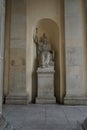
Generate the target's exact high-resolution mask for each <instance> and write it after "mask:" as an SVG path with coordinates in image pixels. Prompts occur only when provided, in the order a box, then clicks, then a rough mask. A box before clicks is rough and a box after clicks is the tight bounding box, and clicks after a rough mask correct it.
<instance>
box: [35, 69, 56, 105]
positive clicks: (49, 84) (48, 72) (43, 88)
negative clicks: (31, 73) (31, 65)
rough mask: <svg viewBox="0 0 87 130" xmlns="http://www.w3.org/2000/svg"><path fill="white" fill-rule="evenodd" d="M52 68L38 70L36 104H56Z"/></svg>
mask: <svg viewBox="0 0 87 130" xmlns="http://www.w3.org/2000/svg"><path fill="white" fill-rule="evenodd" d="M54 73H55V71H54V68H53V67H49V68H38V70H37V78H38V93H37V98H36V103H50V104H51V103H52V104H53V103H56V99H55V97H54Z"/></svg>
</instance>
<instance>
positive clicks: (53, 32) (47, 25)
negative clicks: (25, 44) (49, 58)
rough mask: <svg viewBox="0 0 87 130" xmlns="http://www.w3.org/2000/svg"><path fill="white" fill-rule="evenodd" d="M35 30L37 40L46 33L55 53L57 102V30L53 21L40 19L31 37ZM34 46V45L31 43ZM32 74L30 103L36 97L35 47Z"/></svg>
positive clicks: (58, 89)
mask: <svg viewBox="0 0 87 130" xmlns="http://www.w3.org/2000/svg"><path fill="white" fill-rule="evenodd" d="M36 28H38V36H39V38H40V37H41V36H42V35H43V33H46V36H47V38H48V41H49V43H50V44H51V46H52V50H54V51H55V81H54V82H55V83H54V87H55V88H54V90H55V92H54V93H55V97H56V99H57V102H59V98H60V97H59V95H60V67H59V29H58V25H57V24H56V22H55V21H53V20H51V19H41V20H39V21H38V22H37V24H36V25H35V26H34V30H33V35H35V33H36ZM33 44H34V43H33ZM33 53H34V54H33V73H32V101H33V102H35V98H36V96H37V89H38V86H37V74H36V71H37V68H38V65H37V56H36V45H35V44H34V45H33Z"/></svg>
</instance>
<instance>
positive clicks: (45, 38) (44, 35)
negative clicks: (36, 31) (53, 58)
mask: <svg viewBox="0 0 87 130" xmlns="http://www.w3.org/2000/svg"><path fill="white" fill-rule="evenodd" d="M43 43H45V44H47V37H46V34H45V33H43Z"/></svg>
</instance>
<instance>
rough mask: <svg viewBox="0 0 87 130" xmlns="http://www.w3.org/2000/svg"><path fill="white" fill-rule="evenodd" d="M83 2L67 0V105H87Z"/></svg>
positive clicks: (65, 101)
mask: <svg viewBox="0 0 87 130" xmlns="http://www.w3.org/2000/svg"><path fill="white" fill-rule="evenodd" d="M82 2H83V1H82V0H65V50H66V96H65V99H64V103H65V104H87V99H86V97H85V78H84V75H85V71H84V51H83V48H84V47H83V46H84V35H83V34H84V33H83V13H82Z"/></svg>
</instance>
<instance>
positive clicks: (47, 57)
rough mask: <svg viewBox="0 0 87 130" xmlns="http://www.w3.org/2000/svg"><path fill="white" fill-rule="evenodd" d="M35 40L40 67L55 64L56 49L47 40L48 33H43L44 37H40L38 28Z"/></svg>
mask: <svg viewBox="0 0 87 130" xmlns="http://www.w3.org/2000/svg"><path fill="white" fill-rule="evenodd" d="M34 42H35V43H36V48H37V58H38V63H39V67H42V68H46V67H52V66H54V51H53V50H52V49H51V45H50V43H49V42H48V41H47V37H46V34H45V33H43V36H42V38H41V39H40V38H38V29H37V28H36V34H35V37H34Z"/></svg>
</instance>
